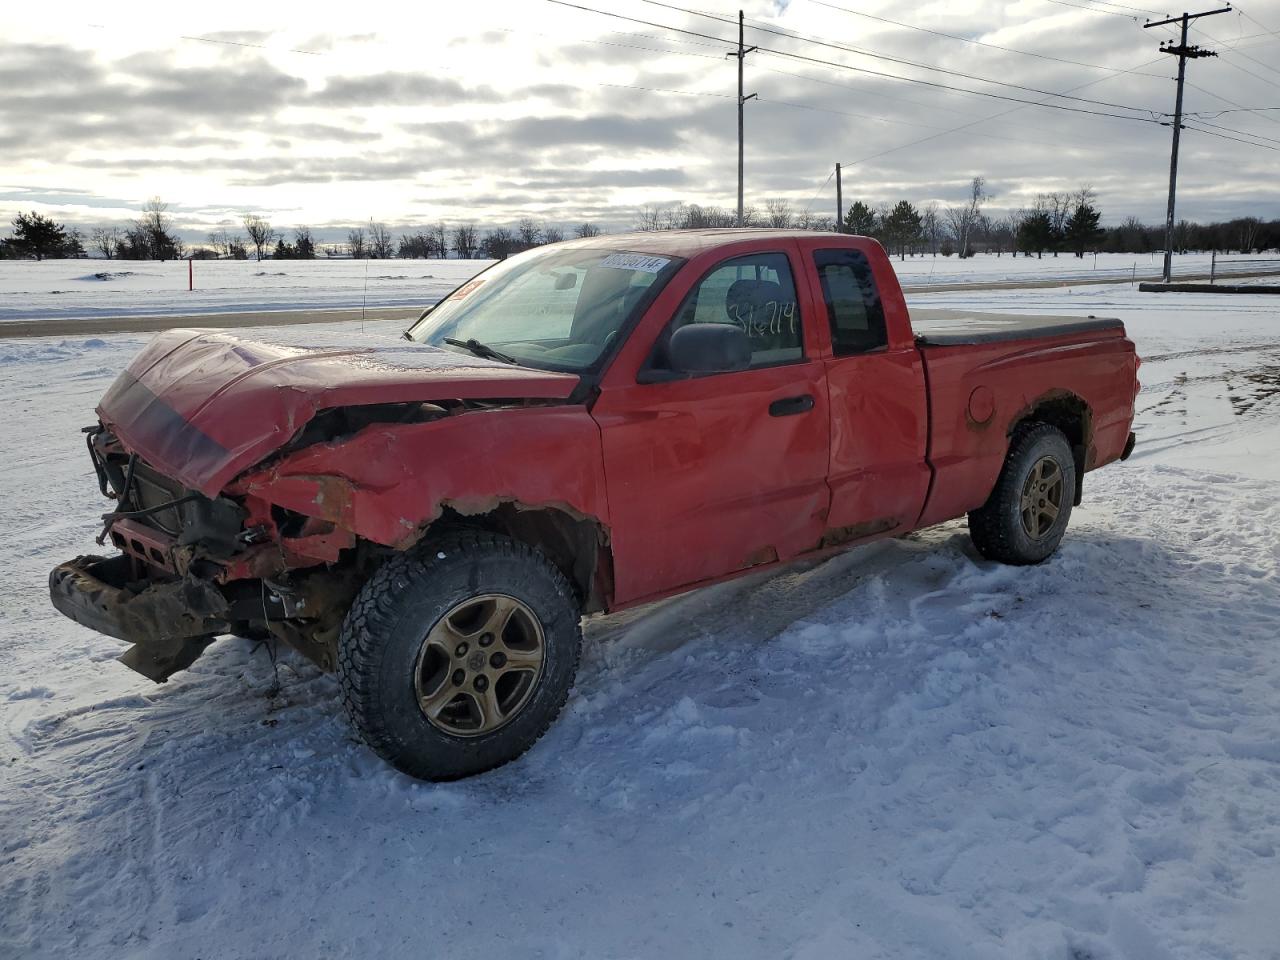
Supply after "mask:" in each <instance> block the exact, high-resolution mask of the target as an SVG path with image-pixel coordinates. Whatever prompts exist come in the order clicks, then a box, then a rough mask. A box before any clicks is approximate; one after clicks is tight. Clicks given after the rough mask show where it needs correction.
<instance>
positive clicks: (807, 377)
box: [592, 243, 830, 605]
mask: <svg viewBox="0 0 1280 960" xmlns="http://www.w3.org/2000/svg"><path fill="white" fill-rule="evenodd" d="M798 256H799V251H798V249H797V248H796V247H795V245H794V244H790V243H786V244H785V245H783V246H781V247H780V248H775V249H770V250H768V251H762V252H759V253H750V254H746V255H742V256H736V257H732V258H727V259H724V260H722V261H720V262H718V263H715V264H713V265H711V266H710V267H709V268H708V269H706V270H705V271H704V272H703V273H702V274H701V275H700V276H699V278H698V279H697V280H696V281H695V282H694V283H693V285H692V286H691V287H690V289H689V290H688V292H687V294H686V295H685V296H684V298H683V300H682V301H681V302H680V304H679V306H678V307H677V308H676V309H675V311H674V313H673V314H672V315H670V316H669V317H666V318H664V319H663V323H662V326H661V329H660V331H659V333H658V335H657V337H656V339H654V340H653V343H652V346H651V348H650V349H649V353H648V357H647V359H646V360H645V362H644V365H643V366H642V368H641V371H640V374H638V375H635V376H631V375H628V377H627V379H626V380H624V381H623V382H615V383H612V384H611V383H609V382H608V381H606V383H605V384H604V385H603V386H602V388H601V392H600V396H599V397H598V399H597V400H596V403H595V405H594V407H593V409H592V414H593V416H594V417H595V419H596V421H597V423H598V424H599V425H600V431H601V437H602V443H603V450H604V467H605V476H606V479H607V482H608V496H609V513H610V518H611V530H610V537H611V547H612V550H613V562H614V602H615V604H618V605H621V604H627V603H631V602H634V601H637V600H641V599H645V598H650V597H656V596H658V595H661V594H664V593H670V592H674V591H676V590H678V589H680V588H682V587H686V586H690V585H693V584H696V583H699V582H703V581H707V580H713V579H716V578H719V577H723V576H726V575H728V574H732V573H734V572H735V571H739V570H742V569H745V568H748V567H752V566H756V565H759V564H764V563H770V562H772V561H775V560H780V559H786V558H788V557H792V556H795V555H797V554H799V553H803V552H805V551H806V550H811V549H813V548H814V547H816V546H817V545H818V543H819V541H820V539H821V536H822V530H823V527H824V524H825V517H826V512H827V508H828V503H829V499H830V496H829V491H828V487H827V463H828V454H829V427H830V422H829V415H828V402H827V388H826V383H825V366H824V363H823V361H822V360H821V359H820V358H819V357H818V356H817V355H816V354H817V352H818V351H817V349H816V348H817V343H816V342H815V341H814V339H813V337H812V331H811V329H810V327H811V325H812V324H813V323H814V322H815V321H817V320H819V319H820V318H815V317H813V316H810V314H811V313H812V310H811V309H810V308H808V307H806V306H805V305H804V304H802V302H801V300H800V297H798V295H797V283H796V277H797V275H798V270H797V264H796V259H797V258H798ZM802 291H803V292H806V293H807V288H802ZM806 302H807V298H806ZM658 306H659V304H655V309H657V308H658ZM686 323H736V324H738V325H739V326H741V327H742V328H743V329H744V330H745V331H746V332H747V334H748V337H749V338H750V341H751V346H752V355H751V366H750V367H749V368H748V369H746V370H741V371H737V372H729V373H712V374H703V375H699V376H678V375H675V374H674V373H672V372H671V371H670V370H666V369H664V363H665V358H664V356H663V349H664V344H665V342H666V340H667V339H669V337H670V334H671V332H672V331H673V330H674V329H676V328H677V327H679V326H682V325H684V324H686ZM649 329H651V330H652V329H655V326H649ZM637 332H638V331H637Z"/></svg>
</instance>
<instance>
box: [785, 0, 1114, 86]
mask: <svg viewBox="0 0 1280 960" xmlns="http://www.w3.org/2000/svg"><path fill="white" fill-rule="evenodd" d="M810 2H811V3H816V4H817V5H818V6H820V7H828V8H830V9H832V10H838V11H840V12H841V13H847V14H850V15H852V16H855V17H863V18H865V19H867V20H875V21H877V22H879V23H888V24H892V25H893V26H895V27H905V28H906V29H908V30H917V31H919V32H920V33H927V34H930V35H932V36H935V37H945V38H947V39H948V40H959V41H960V42H961V43H969V44H973V45H974V46H978V47H987V48H988V49H991V50H1001V51H1004V52H1005V53H1016V54H1019V55H1021V56H1024V57H1035V58H1036V59H1038V60H1052V61H1053V62H1055V63H1068V64H1071V65H1072V66H1076V67H1088V68H1089V69H1091V70H1106V71H1108V72H1110V73H1122V72H1123V71H1121V70H1120V69H1118V68H1116V67H1104V66H1103V65H1102V64H1100V63H1087V62H1085V61H1084V60H1072V59H1070V58H1067V57H1055V56H1052V55H1051V54H1047V53H1034V52H1032V51H1030V50H1019V49H1017V48H1016V47H1005V46H1002V45H1000V44H998V43H988V42H987V41H985V40H975V39H974V38H972V37H962V36H959V35H958V34H954V33H944V32H943V31H941V30H930V29H929V28H928V27H920V26H917V25H916V24H914V23H903V22H902V21H901V20H891V19H889V18H888V17H880V16H876V15H875V14H873V13H864V12H863V11H861V10H850V9H849V8H848V7H841V6H837V5H836V4H834V3H827V2H826V0H810Z"/></svg>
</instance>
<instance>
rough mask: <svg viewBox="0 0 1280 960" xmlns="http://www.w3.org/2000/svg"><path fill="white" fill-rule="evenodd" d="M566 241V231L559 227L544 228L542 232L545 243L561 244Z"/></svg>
mask: <svg viewBox="0 0 1280 960" xmlns="http://www.w3.org/2000/svg"><path fill="white" fill-rule="evenodd" d="M563 239H564V231H563V230H561V229H560V228H559V227H544V228H543V230H542V242H543V243H559V242H560V241H562V240H563Z"/></svg>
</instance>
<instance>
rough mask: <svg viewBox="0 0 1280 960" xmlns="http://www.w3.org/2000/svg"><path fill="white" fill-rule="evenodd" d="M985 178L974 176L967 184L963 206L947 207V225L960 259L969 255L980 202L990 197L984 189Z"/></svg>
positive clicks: (980, 208)
mask: <svg viewBox="0 0 1280 960" xmlns="http://www.w3.org/2000/svg"><path fill="white" fill-rule="evenodd" d="M986 183H987V182H986V180H985V179H983V178H982V177H974V178H973V180H972V181H970V184H969V199H968V200H967V201H966V202H965V203H964V205H963V206H958V207H947V212H946V219H947V225H948V226H949V227H950V228H951V234H952V236H953V237H954V238H955V241H956V249H957V251H958V252H959V254H960V259H962V260H963V259H964V258H965V257H967V256H969V255H970V251H969V245H970V243H971V242H972V241H973V233H974V228H975V227H977V225H978V217H979V215H980V214H981V213H982V204H983V203H984V202H985V201H986V200H988V199H990V198H989V197H988V195H987V191H986Z"/></svg>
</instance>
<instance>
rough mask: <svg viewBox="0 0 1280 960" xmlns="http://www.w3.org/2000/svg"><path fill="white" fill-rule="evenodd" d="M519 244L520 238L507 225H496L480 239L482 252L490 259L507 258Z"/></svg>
mask: <svg viewBox="0 0 1280 960" xmlns="http://www.w3.org/2000/svg"><path fill="white" fill-rule="evenodd" d="M518 246H519V240H518V239H517V238H516V236H515V235H514V234H513V233H512V232H511V231H510V230H508V229H507V228H506V227H495V228H494V229H492V230H490V231H489V232H488V233H486V234H485V235H484V239H483V240H482V241H480V252H481V253H483V254H484V255H485V256H486V257H488V258H489V259H490V260H505V259H507V257H509V256H511V254H512V253H514V252H515V251H516V249H517V247H518Z"/></svg>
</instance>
